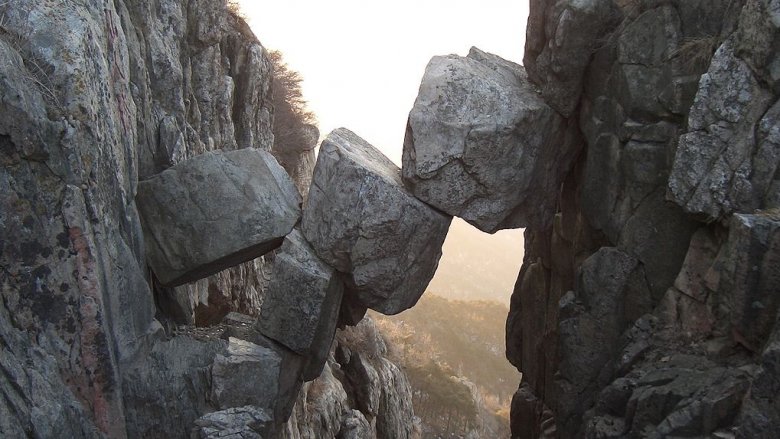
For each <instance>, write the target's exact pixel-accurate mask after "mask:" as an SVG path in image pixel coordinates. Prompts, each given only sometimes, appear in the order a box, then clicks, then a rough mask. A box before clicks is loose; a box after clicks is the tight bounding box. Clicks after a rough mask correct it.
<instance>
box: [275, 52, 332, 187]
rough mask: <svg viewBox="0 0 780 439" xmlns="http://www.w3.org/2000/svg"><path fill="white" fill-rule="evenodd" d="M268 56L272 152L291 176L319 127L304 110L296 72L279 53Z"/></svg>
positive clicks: (315, 136)
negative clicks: (271, 71) (272, 110)
mask: <svg viewBox="0 0 780 439" xmlns="http://www.w3.org/2000/svg"><path fill="white" fill-rule="evenodd" d="M268 58H269V59H270V60H271V64H272V65H273V81H272V83H271V88H272V98H273V103H274V124H273V133H274V146H273V151H272V152H273V153H274V156H276V159H277V160H278V161H279V163H280V164H281V165H282V166H283V167H284V168H285V170H287V172H288V173H290V174H291V175H292V174H293V173H294V172H295V169H294V168H295V166H296V165H297V162H298V159H299V156H300V155H301V153H304V152H307V151H311V150H313V149H314V147H315V146H317V141H318V140H319V135H320V133H319V130H318V129H317V126H316V123H317V118H316V116H315V115H314V113H313V112H312V111H311V110H309V109H308V107H307V102H306V100H305V99H304V98H303V92H302V90H301V82H302V81H303V78H302V77H301V75H300V73H298V72H296V71H295V70H292V69H291V68H290V67H289V66H288V65H287V63H286V62H285V61H284V58H283V56H282V52H280V51H278V50H272V51H270V52H269V53H268Z"/></svg>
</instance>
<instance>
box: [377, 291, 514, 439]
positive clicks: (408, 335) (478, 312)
mask: <svg viewBox="0 0 780 439" xmlns="http://www.w3.org/2000/svg"><path fill="white" fill-rule="evenodd" d="M507 312H508V310H507V308H506V307H505V306H504V305H502V304H500V303H497V302H491V301H461V300H448V299H445V298H443V297H441V296H437V295H434V294H432V293H426V295H425V296H423V298H422V299H421V300H420V302H419V303H418V304H417V306H415V307H414V308H413V309H410V310H408V311H405V312H403V313H401V314H399V315H397V316H392V317H387V316H382V315H379V314H376V315H374V318H375V320H376V322H377V326H378V327H379V328H380V331H381V332H382V334H383V336H384V337H385V339H386V340H387V342H388V350H389V355H390V357H391V358H392V359H393V361H395V362H397V363H398V364H400V365H402V367H403V368H404V369H405V371H406V373H407V375H408V376H409V380H410V381H411V384H412V388H413V394H414V398H413V400H414V411H415V414H416V415H417V416H419V417H420V418H421V419H422V422H423V435H424V437H438V436H448V435H450V434H456V435H461V436H464V437H507V436H508V435H509V430H508V428H509V425H508V413H509V404H510V401H511V397H512V392H511V390H510V389H513V388H516V387H517V384H518V382H519V381H520V375H519V374H518V373H517V371H516V370H515V369H514V368H513V367H512V366H511V365H510V364H509V363H508V362H507V360H506V358H505V357H504V338H503V331H504V326H503V325H504V321H505V319H506V315H507Z"/></svg>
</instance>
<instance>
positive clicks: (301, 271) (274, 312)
mask: <svg viewBox="0 0 780 439" xmlns="http://www.w3.org/2000/svg"><path fill="white" fill-rule="evenodd" d="M271 270H272V271H271V282H270V284H269V285H268V292H267V294H266V295H265V297H264V299H263V305H262V308H261V310H260V316H259V318H258V320H257V327H258V330H259V331H260V332H261V333H263V334H264V335H265V336H267V337H270V338H272V339H274V340H276V341H278V342H279V343H281V344H283V345H285V346H287V347H288V348H290V349H291V350H293V351H295V352H297V353H298V354H301V355H302V356H304V357H306V359H307V365H306V368H305V370H304V372H303V379H304V380H306V381H310V380H313V379H314V378H317V377H318V376H319V375H320V373H321V372H322V368H323V366H324V365H325V361H326V360H327V359H328V353H329V352H330V346H331V344H332V343H333V336H334V335H335V333H336V323H337V322H338V316H339V310H340V308H341V298H342V296H343V294H344V285H343V283H342V281H341V279H340V277H339V275H338V274H337V273H336V271H335V270H334V269H332V268H331V267H329V266H328V265H326V264H325V263H324V262H322V260H320V258H318V257H317V255H316V254H314V250H312V248H311V247H310V246H309V244H308V243H307V242H306V240H305V239H304V237H303V235H302V234H301V233H300V232H298V231H297V230H293V231H292V232H291V233H290V234H289V235H287V237H285V239H284V244H282V248H281V249H280V250H279V251H278V252H277V254H276V257H275V258H274V262H273V265H272V267H271Z"/></svg>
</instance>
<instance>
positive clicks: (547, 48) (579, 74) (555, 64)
mask: <svg viewBox="0 0 780 439" xmlns="http://www.w3.org/2000/svg"><path fill="white" fill-rule="evenodd" d="M531 4H532V6H531V14H530V15H529V17H528V26H527V28H526V45H525V55H524V56H523V65H524V66H525V68H526V69H527V71H528V75H529V76H530V77H531V78H532V80H533V82H534V84H538V85H539V87H540V88H541V93H542V96H543V97H544V101H545V102H547V104H548V105H550V106H551V107H552V108H554V109H555V110H556V111H558V112H559V113H561V114H562V115H564V116H565V117H569V116H571V115H572V113H573V112H574V110H575V108H576V107H577V104H578V103H579V98H580V95H581V93H582V83H583V80H584V77H585V69H587V67H588V63H589V62H590V57H591V54H592V53H593V51H594V49H596V48H597V47H598V45H599V44H601V43H602V41H600V39H602V38H603V37H604V36H605V34H606V33H607V32H608V31H609V30H610V25H612V26H614V24H615V21H616V20H617V18H618V17H619V13H618V11H617V10H616V9H617V5H616V4H615V3H614V2H612V1H609V0H587V1H572V0H558V1H545V0H532V2H531ZM570 35H577V38H569V37H568V36H570Z"/></svg>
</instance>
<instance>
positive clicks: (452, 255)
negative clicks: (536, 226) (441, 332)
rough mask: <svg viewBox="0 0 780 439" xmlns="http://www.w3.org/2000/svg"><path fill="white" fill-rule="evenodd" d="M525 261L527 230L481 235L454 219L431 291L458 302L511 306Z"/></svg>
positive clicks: (430, 287)
mask: <svg viewBox="0 0 780 439" xmlns="http://www.w3.org/2000/svg"><path fill="white" fill-rule="evenodd" d="M522 262H523V231H522V230H502V231H500V232H497V233H495V234H493V235H489V234H487V233H483V232H480V231H479V230H477V229H476V228H474V227H472V226H471V225H469V224H468V223H466V222H465V221H463V220H461V219H459V218H454V219H453V221H452V225H451V226H450V230H449V233H448V234H447V240H446V241H444V247H443V249H442V257H441V260H440V261H439V268H438V269H437V270H436V275H435V276H434V277H433V280H431V283H430V285H428V291H433V292H435V293H436V294H438V295H440V296H442V297H446V298H449V299H456V300H494V301H497V302H500V303H502V304H504V305H507V306H508V305H509V297H510V296H511V295H512V288H513V287H514V284H515V279H517V273H518V272H519V271H520V265H521V264H522Z"/></svg>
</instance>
